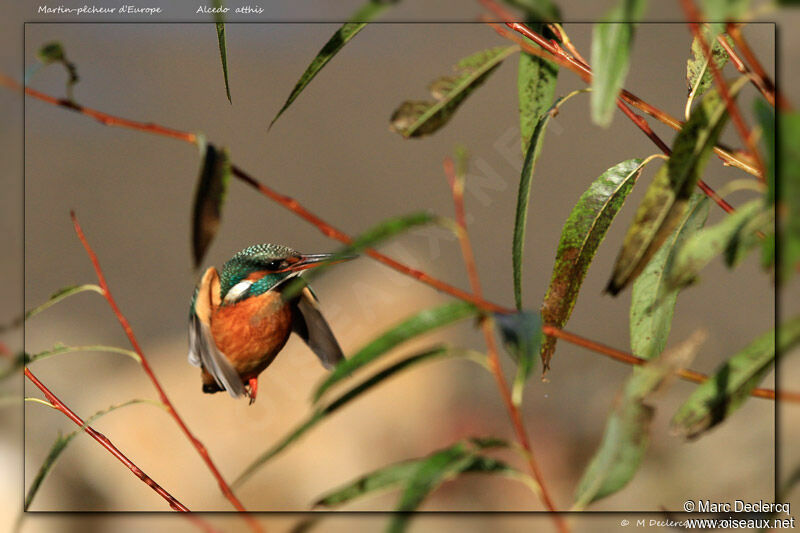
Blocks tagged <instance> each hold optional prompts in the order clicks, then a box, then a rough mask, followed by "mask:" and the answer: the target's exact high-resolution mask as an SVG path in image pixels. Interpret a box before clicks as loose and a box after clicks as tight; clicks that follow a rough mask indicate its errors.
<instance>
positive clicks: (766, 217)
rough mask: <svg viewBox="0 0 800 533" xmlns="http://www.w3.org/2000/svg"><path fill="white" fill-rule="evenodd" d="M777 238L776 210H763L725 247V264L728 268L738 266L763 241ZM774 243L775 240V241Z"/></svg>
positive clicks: (737, 232)
mask: <svg viewBox="0 0 800 533" xmlns="http://www.w3.org/2000/svg"><path fill="white" fill-rule="evenodd" d="M774 236H775V208H774V207H769V208H767V209H762V210H761V211H760V212H759V213H757V214H756V215H755V216H754V217H753V218H751V219H750V220H748V221H747V222H745V223H744V224H742V226H741V227H740V228H739V230H738V231H736V233H734V234H733V236H732V237H731V239H730V241H728V245H727V246H726V247H725V250H724V255H723V257H724V258H725V264H726V265H727V266H728V268H733V267H735V266H737V265H738V264H739V263H741V262H742V260H743V259H744V258H745V257H746V256H747V254H748V253H749V252H750V251H752V250H753V249H754V248H755V247H756V246H759V245H761V244H762V241H763V240H766V239H769V238H773V237H774ZM773 242H774V240H773Z"/></svg>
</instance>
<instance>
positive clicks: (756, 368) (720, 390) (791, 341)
mask: <svg viewBox="0 0 800 533" xmlns="http://www.w3.org/2000/svg"><path fill="white" fill-rule="evenodd" d="M775 334H776V332H775V330H770V331H768V332H766V333H764V334H763V335H761V336H760V337H758V338H757V339H755V340H754V341H753V342H752V343H750V344H749V345H748V346H747V347H746V348H744V349H743V350H742V351H740V352H738V353H737V354H735V355H733V356H732V357H731V358H730V359H728V360H727V361H725V363H723V364H722V366H721V367H720V368H719V369H717V371H716V373H715V374H714V375H713V376H712V377H711V379H709V380H708V381H706V382H705V383H703V384H702V385H700V386H698V387H697V388H696V389H695V390H694V392H693V393H692V394H691V395H690V396H689V398H688V399H687V400H686V402H684V404H683V405H682V406H681V407H680V409H678V412H677V413H675V416H674V417H673V419H672V430H673V431H674V432H675V433H677V434H679V435H681V436H683V437H686V438H688V439H693V438H696V437H699V436H700V435H701V434H703V433H704V432H705V431H708V430H709V429H710V428H712V427H714V426H716V425H717V424H719V423H720V422H722V421H723V420H725V419H726V418H728V417H729V416H730V415H731V413H733V412H734V411H736V410H737V409H738V408H739V407H741V405H742V404H743V403H744V402H745V400H747V398H748V397H749V396H750V393H751V392H752V390H753V389H754V388H756V387H757V386H758V384H759V383H760V382H761V380H762V379H764V376H765V375H766V374H767V372H769V370H770V369H771V368H772V365H773V363H774V361H775ZM777 336H778V353H779V354H783V353H785V352H786V351H788V350H790V349H791V348H792V347H794V346H796V345H797V344H798V343H800V317H795V318H793V319H792V320H789V321H788V322H785V323H783V324H781V325H780V327H779V328H778V331H777Z"/></svg>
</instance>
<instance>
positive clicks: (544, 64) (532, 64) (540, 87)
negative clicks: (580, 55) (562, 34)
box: [517, 22, 558, 156]
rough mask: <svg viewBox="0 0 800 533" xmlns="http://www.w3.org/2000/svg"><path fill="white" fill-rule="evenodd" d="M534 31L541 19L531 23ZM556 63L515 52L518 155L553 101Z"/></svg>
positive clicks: (538, 26) (541, 29)
mask: <svg viewBox="0 0 800 533" xmlns="http://www.w3.org/2000/svg"><path fill="white" fill-rule="evenodd" d="M531 27H532V29H533V30H534V31H536V32H538V33H542V31H544V24H543V23H541V22H540V23H532V24H531ZM557 76H558V66H557V65H555V64H554V63H551V62H550V61H547V60H545V59H544V58H541V57H538V56H534V55H531V54H528V53H525V52H522V53H520V55H519V64H518V69H517V93H518V98H519V129H520V135H521V137H522V155H523V156H524V155H525V154H526V153H527V151H528V144H530V141H531V138H532V137H533V130H534V129H536V124H537V123H538V122H539V118H540V117H541V116H542V115H543V114H544V113H546V112H547V111H548V110H549V109H550V106H551V105H552V104H553V97H554V96H555V90H556V78H557Z"/></svg>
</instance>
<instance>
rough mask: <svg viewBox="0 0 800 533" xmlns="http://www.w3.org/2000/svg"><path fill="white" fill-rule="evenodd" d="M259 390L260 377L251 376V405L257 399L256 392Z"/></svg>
mask: <svg viewBox="0 0 800 533" xmlns="http://www.w3.org/2000/svg"><path fill="white" fill-rule="evenodd" d="M257 392H258V378H250V405H253V402H255V401H256V393H257Z"/></svg>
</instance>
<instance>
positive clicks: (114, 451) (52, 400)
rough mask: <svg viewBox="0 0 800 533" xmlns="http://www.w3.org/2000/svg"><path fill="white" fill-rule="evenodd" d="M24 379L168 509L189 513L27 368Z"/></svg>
mask: <svg viewBox="0 0 800 533" xmlns="http://www.w3.org/2000/svg"><path fill="white" fill-rule="evenodd" d="M25 377H27V378H28V380H30V382H31V383H33V384H34V385H36V386H37V387H38V388H39V390H41V391H42V392H43V393H44V396H45V398H47V401H48V402H50V405H52V406H53V407H54V408H56V409H58V410H59V411H61V412H62V413H63V414H64V415H66V417H67V418H69V419H70V420H72V421H73V422H74V423H75V424H77V425H78V427H80V428H82V429H83V431H85V432H86V433H87V434H88V435H89V436H90V437H92V438H93V439H94V440H96V441H97V442H98V443H99V444H100V446H102V447H103V448H105V449H106V450H108V451H109V453H111V455H113V456H114V457H116V458H117V459H118V460H119V462H121V463H122V464H124V465H125V466H126V467H127V468H128V470H130V471H131V472H133V474H134V475H135V476H136V477H138V478H139V479H141V480H142V482H144V484H145V485H147V486H148V487H150V488H151V489H153V490H154V491H155V492H156V494H158V495H159V496H161V497H162V498H164V499H165V500H166V501H167V503H168V504H169V506H170V507H171V508H172V509H173V510H175V511H181V512H184V513H188V512H190V511H189V509H187V508H186V506H184V505H183V504H182V503H181V502H179V501H178V500H177V499H176V498H175V497H174V496H173V495H172V494H170V493H169V492H167V491H166V490H165V489H164V488H162V487H161V485H159V484H158V483H156V482H155V481H153V479H152V478H151V477H150V476H148V475H147V474H145V473H144V472H143V471H142V469H141V468H139V467H138V466H136V465H135V464H134V463H133V461H131V460H130V459H128V458H127V457H126V456H125V454H124V453H122V452H121V451H120V450H119V448H117V447H116V446H114V443H112V442H111V441H110V440H109V439H108V437H106V436H105V435H103V434H102V433H100V432H98V431H96V430H95V429H94V428H92V427H91V426H88V425H85V423H84V421H83V420H82V419H81V417H79V416H78V415H76V414H75V412H74V411H73V410H72V409H70V408H69V407H67V406H66V404H64V402H62V401H61V400H59V399H58V398H57V397H56V395H55V394H53V393H52V392H51V391H50V389H48V388H47V387H46V386H45V385H44V383H42V382H41V381H39V379H38V378H37V377H36V376H34V375H33V372H31V371H30V369H28V367H27V366H26V367H25Z"/></svg>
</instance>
